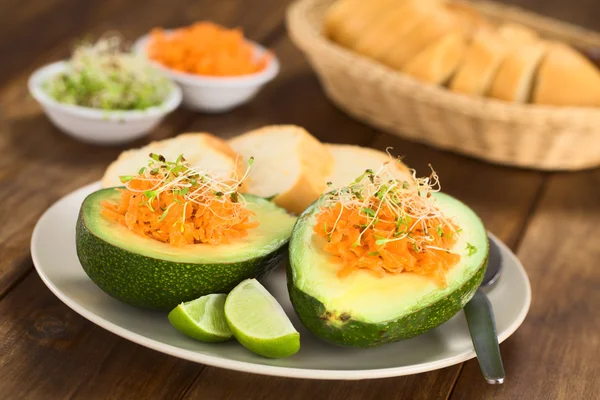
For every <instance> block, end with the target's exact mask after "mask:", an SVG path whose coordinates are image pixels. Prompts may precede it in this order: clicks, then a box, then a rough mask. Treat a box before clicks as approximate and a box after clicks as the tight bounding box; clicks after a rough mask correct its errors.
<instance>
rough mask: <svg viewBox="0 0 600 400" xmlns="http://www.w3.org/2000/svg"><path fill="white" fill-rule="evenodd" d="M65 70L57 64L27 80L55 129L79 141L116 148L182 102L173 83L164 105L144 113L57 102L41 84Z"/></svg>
mask: <svg viewBox="0 0 600 400" xmlns="http://www.w3.org/2000/svg"><path fill="white" fill-rule="evenodd" d="M66 69H67V62H65V61H59V62H55V63H52V64H49V65H46V66H45V67H42V68H40V69H38V70H36V71H35V72H34V73H33V74H32V75H31V77H30V78H29V82H28V86H29V92H30V93H31V95H32V96H33V97H34V98H35V99H36V100H37V101H38V102H39V103H40V105H41V106H42V108H43V109H44V112H45V113H46V115H47V116H48V118H49V119H50V121H52V122H53V123H54V125H55V126H56V127H57V128H58V129H60V130H61V131H63V132H64V133H66V134H68V135H69V136H72V137H74V138H75V139H79V140H81V141H82V142H86V143H93V144H99V145H118V144H123V143H127V142H131V141H133V140H135V139H139V138H141V137H142V136H145V135H147V134H148V133H149V132H150V131H151V130H152V129H154V128H155V127H156V126H157V125H158V124H159V123H160V122H161V121H162V120H163V118H164V117H165V116H166V115H167V114H168V113H170V112H171V111H173V110H175V109H176V108H177V106H179V104H180V103H181V89H179V87H178V86H177V85H175V84H171V86H172V89H171V92H170V94H169V95H168V97H167V98H166V99H165V101H164V102H163V104H161V105H159V106H155V107H150V108H147V109H145V110H122V111H120V110H110V111H109V110H99V109H95V108H89V107H81V106H76V105H72V104H64V103H60V102H58V101H56V100H54V99H53V98H52V97H51V96H50V95H49V94H48V93H46V91H45V90H44V89H43V84H44V83H45V82H46V81H48V80H49V79H51V78H52V77H54V76H56V75H57V74H59V73H61V72H63V71H65V70H66Z"/></svg>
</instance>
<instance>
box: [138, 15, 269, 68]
mask: <svg viewBox="0 0 600 400" xmlns="http://www.w3.org/2000/svg"><path fill="white" fill-rule="evenodd" d="M148 56H149V57H150V58H151V59H152V60H154V61H157V62H159V63H161V64H163V65H165V66H167V67H169V68H172V69H175V70H177V71H181V72H186V73H191V74H198V75H208V76H238V75H248V74H253V73H256V72H259V71H262V70H263V69H264V68H265V67H266V66H267V64H268V62H269V59H270V55H269V54H265V55H263V56H261V57H258V58H257V57H256V55H255V52H254V48H253V47H252V45H251V44H249V43H248V42H247V41H246V40H245V39H244V35H243V33H242V31H241V30H240V29H227V28H224V27H222V26H220V25H217V24H214V23H211V22H197V23H195V24H193V25H191V26H188V27H184V28H179V29H175V30H173V31H171V32H169V33H167V32H165V31H164V30H163V29H160V28H155V29H154V30H152V32H151V33H150V43H149V46H148Z"/></svg>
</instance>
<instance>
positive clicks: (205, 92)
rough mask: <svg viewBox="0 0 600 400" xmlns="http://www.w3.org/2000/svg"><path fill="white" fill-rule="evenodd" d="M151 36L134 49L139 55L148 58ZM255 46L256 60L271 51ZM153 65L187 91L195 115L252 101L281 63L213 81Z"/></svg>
mask: <svg viewBox="0 0 600 400" xmlns="http://www.w3.org/2000/svg"><path fill="white" fill-rule="evenodd" d="M148 39H149V37H148V35H146V36H142V37H141V38H139V39H138V40H137V41H136V42H135V43H134V45H133V49H134V51H135V52H136V53H140V54H143V55H146V46H147V45H148ZM248 42H249V43H250V44H251V45H252V46H254V48H255V51H256V56H257V57H259V56H261V55H263V54H264V53H265V52H266V51H267V50H266V49H265V48H264V47H262V46H261V45H259V44H258V43H255V42H251V41H248ZM153 64H154V65H155V66H156V67H157V68H158V69H160V70H161V71H163V72H164V73H165V75H167V76H168V77H169V78H171V79H172V80H173V81H175V82H177V83H178V84H179V86H180V87H181V90H182V91H183V105H184V106H185V107H187V108H189V109H191V110H194V111H203V112H207V113H221V112H226V111H229V110H231V109H233V108H235V107H238V106H240V105H242V104H245V103H247V102H248V101H250V100H251V99H252V98H253V97H254V96H255V95H256V94H257V93H258V91H259V90H260V89H261V88H262V87H263V86H264V85H265V84H266V83H267V82H269V81H270V80H272V79H273V78H275V76H276V75H277V74H278V73H279V62H278V61H277V58H276V57H275V55H273V56H272V58H271V61H270V62H269V64H268V65H267V67H266V68H265V69H264V70H262V71H260V72H257V73H255V74H250V75H244V76H234V77H210V76H200V75H194V74H188V73H184V72H178V71H175V70H173V69H170V68H167V67H165V66H163V65H162V64H160V63H157V62H153Z"/></svg>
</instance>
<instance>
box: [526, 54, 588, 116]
mask: <svg viewBox="0 0 600 400" xmlns="http://www.w3.org/2000/svg"><path fill="white" fill-rule="evenodd" d="M533 102H534V103H536V104H546V105H553V106H580V107H600V70H598V68H596V66H595V65H594V64H593V63H592V62H591V61H590V60H588V59H587V58H586V57H585V56H584V55H583V54H581V53H580V52H578V51H577V50H575V49H574V48H573V47H571V46H569V45H567V44H563V43H552V44H551V45H550V48H549V49H548V53H547V54H546V56H545V57H544V59H543V60H542V62H541V64H540V67H539V70H538V73H537V79H536V84H535V88H534V90H533Z"/></svg>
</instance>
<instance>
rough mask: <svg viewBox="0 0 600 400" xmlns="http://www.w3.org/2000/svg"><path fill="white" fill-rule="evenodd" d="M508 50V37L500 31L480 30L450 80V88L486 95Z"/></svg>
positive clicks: (461, 91)
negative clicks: (504, 36)
mask: <svg viewBox="0 0 600 400" xmlns="http://www.w3.org/2000/svg"><path fill="white" fill-rule="evenodd" d="M508 50H509V45H508V43H507V41H506V39H504V38H503V37H502V36H501V35H500V34H498V32H496V31H494V30H490V29H480V30H478V31H477V32H476V33H475V35H474V37H473V40H472V41H471V44H470V45H469V48H468V49H467V51H466V54H465V57H464V59H463V61H462V64H461V65H460V67H459V68H458V70H457V72H456V74H455V75H454V78H452V81H451V82H450V89H451V90H453V91H455V92H460V93H465V94H470V95H477V96H483V95H485V94H486V93H487V92H488V90H489V88H490V86H491V84H492V81H493V79H494V77H495V76H496V73H497V72H498V68H500V64H501V63H502V61H504V58H505V57H506V54H507V52H508Z"/></svg>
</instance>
